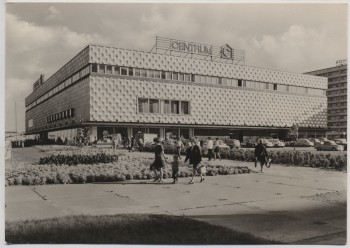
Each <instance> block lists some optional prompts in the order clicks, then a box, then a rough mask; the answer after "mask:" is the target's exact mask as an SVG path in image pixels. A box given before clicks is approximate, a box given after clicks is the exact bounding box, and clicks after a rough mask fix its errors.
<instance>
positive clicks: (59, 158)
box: [39, 152, 118, 165]
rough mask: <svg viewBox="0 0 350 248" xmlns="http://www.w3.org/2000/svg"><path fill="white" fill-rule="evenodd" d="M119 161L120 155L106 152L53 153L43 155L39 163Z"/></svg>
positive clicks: (74, 163) (72, 163)
mask: <svg viewBox="0 0 350 248" xmlns="http://www.w3.org/2000/svg"><path fill="white" fill-rule="evenodd" d="M116 161H118V155H110V154H105V153H102V152H101V153H97V154H72V155H62V154H57V155H55V154H53V155H50V156H47V157H41V158H40V160H39V164H54V165H62V164H66V165H77V164H99V163H104V164H106V163H112V162H116Z"/></svg>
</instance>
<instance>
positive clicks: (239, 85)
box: [238, 79, 243, 87]
mask: <svg viewBox="0 0 350 248" xmlns="http://www.w3.org/2000/svg"><path fill="white" fill-rule="evenodd" d="M242 86H243V84H242V79H238V87H242Z"/></svg>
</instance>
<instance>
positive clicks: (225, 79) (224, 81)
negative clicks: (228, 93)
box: [219, 78, 227, 85]
mask: <svg viewBox="0 0 350 248" xmlns="http://www.w3.org/2000/svg"><path fill="white" fill-rule="evenodd" d="M220 79H221V82H220ZM219 84H222V85H227V78H219Z"/></svg>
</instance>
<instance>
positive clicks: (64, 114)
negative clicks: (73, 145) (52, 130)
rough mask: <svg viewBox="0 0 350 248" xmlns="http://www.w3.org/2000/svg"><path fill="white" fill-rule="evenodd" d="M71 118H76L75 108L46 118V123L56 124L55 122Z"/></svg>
mask: <svg viewBox="0 0 350 248" xmlns="http://www.w3.org/2000/svg"><path fill="white" fill-rule="evenodd" d="M71 117H74V108H71V109H68V110H65V111H62V112H59V113H56V114H53V115H50V116H48V117H46V122H47V123H51V122H55V121H59V120H64V119H68V118H71Z"/></svg>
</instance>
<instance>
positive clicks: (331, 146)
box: [316, 140, 344, 151]
mask: <svg viewBox="0 0 350 248" xmlns="http://www.w3.org/2000/svg"><path fill="white" fill-rule="evenodd" d="M316 149H317V151H344V147H343V146H342V145H338V144H336V143H335V142H334V141H332V140H327V141H325V142H324V143H323V144H322V145H319V146H317V148H316Z"/></svg>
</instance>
